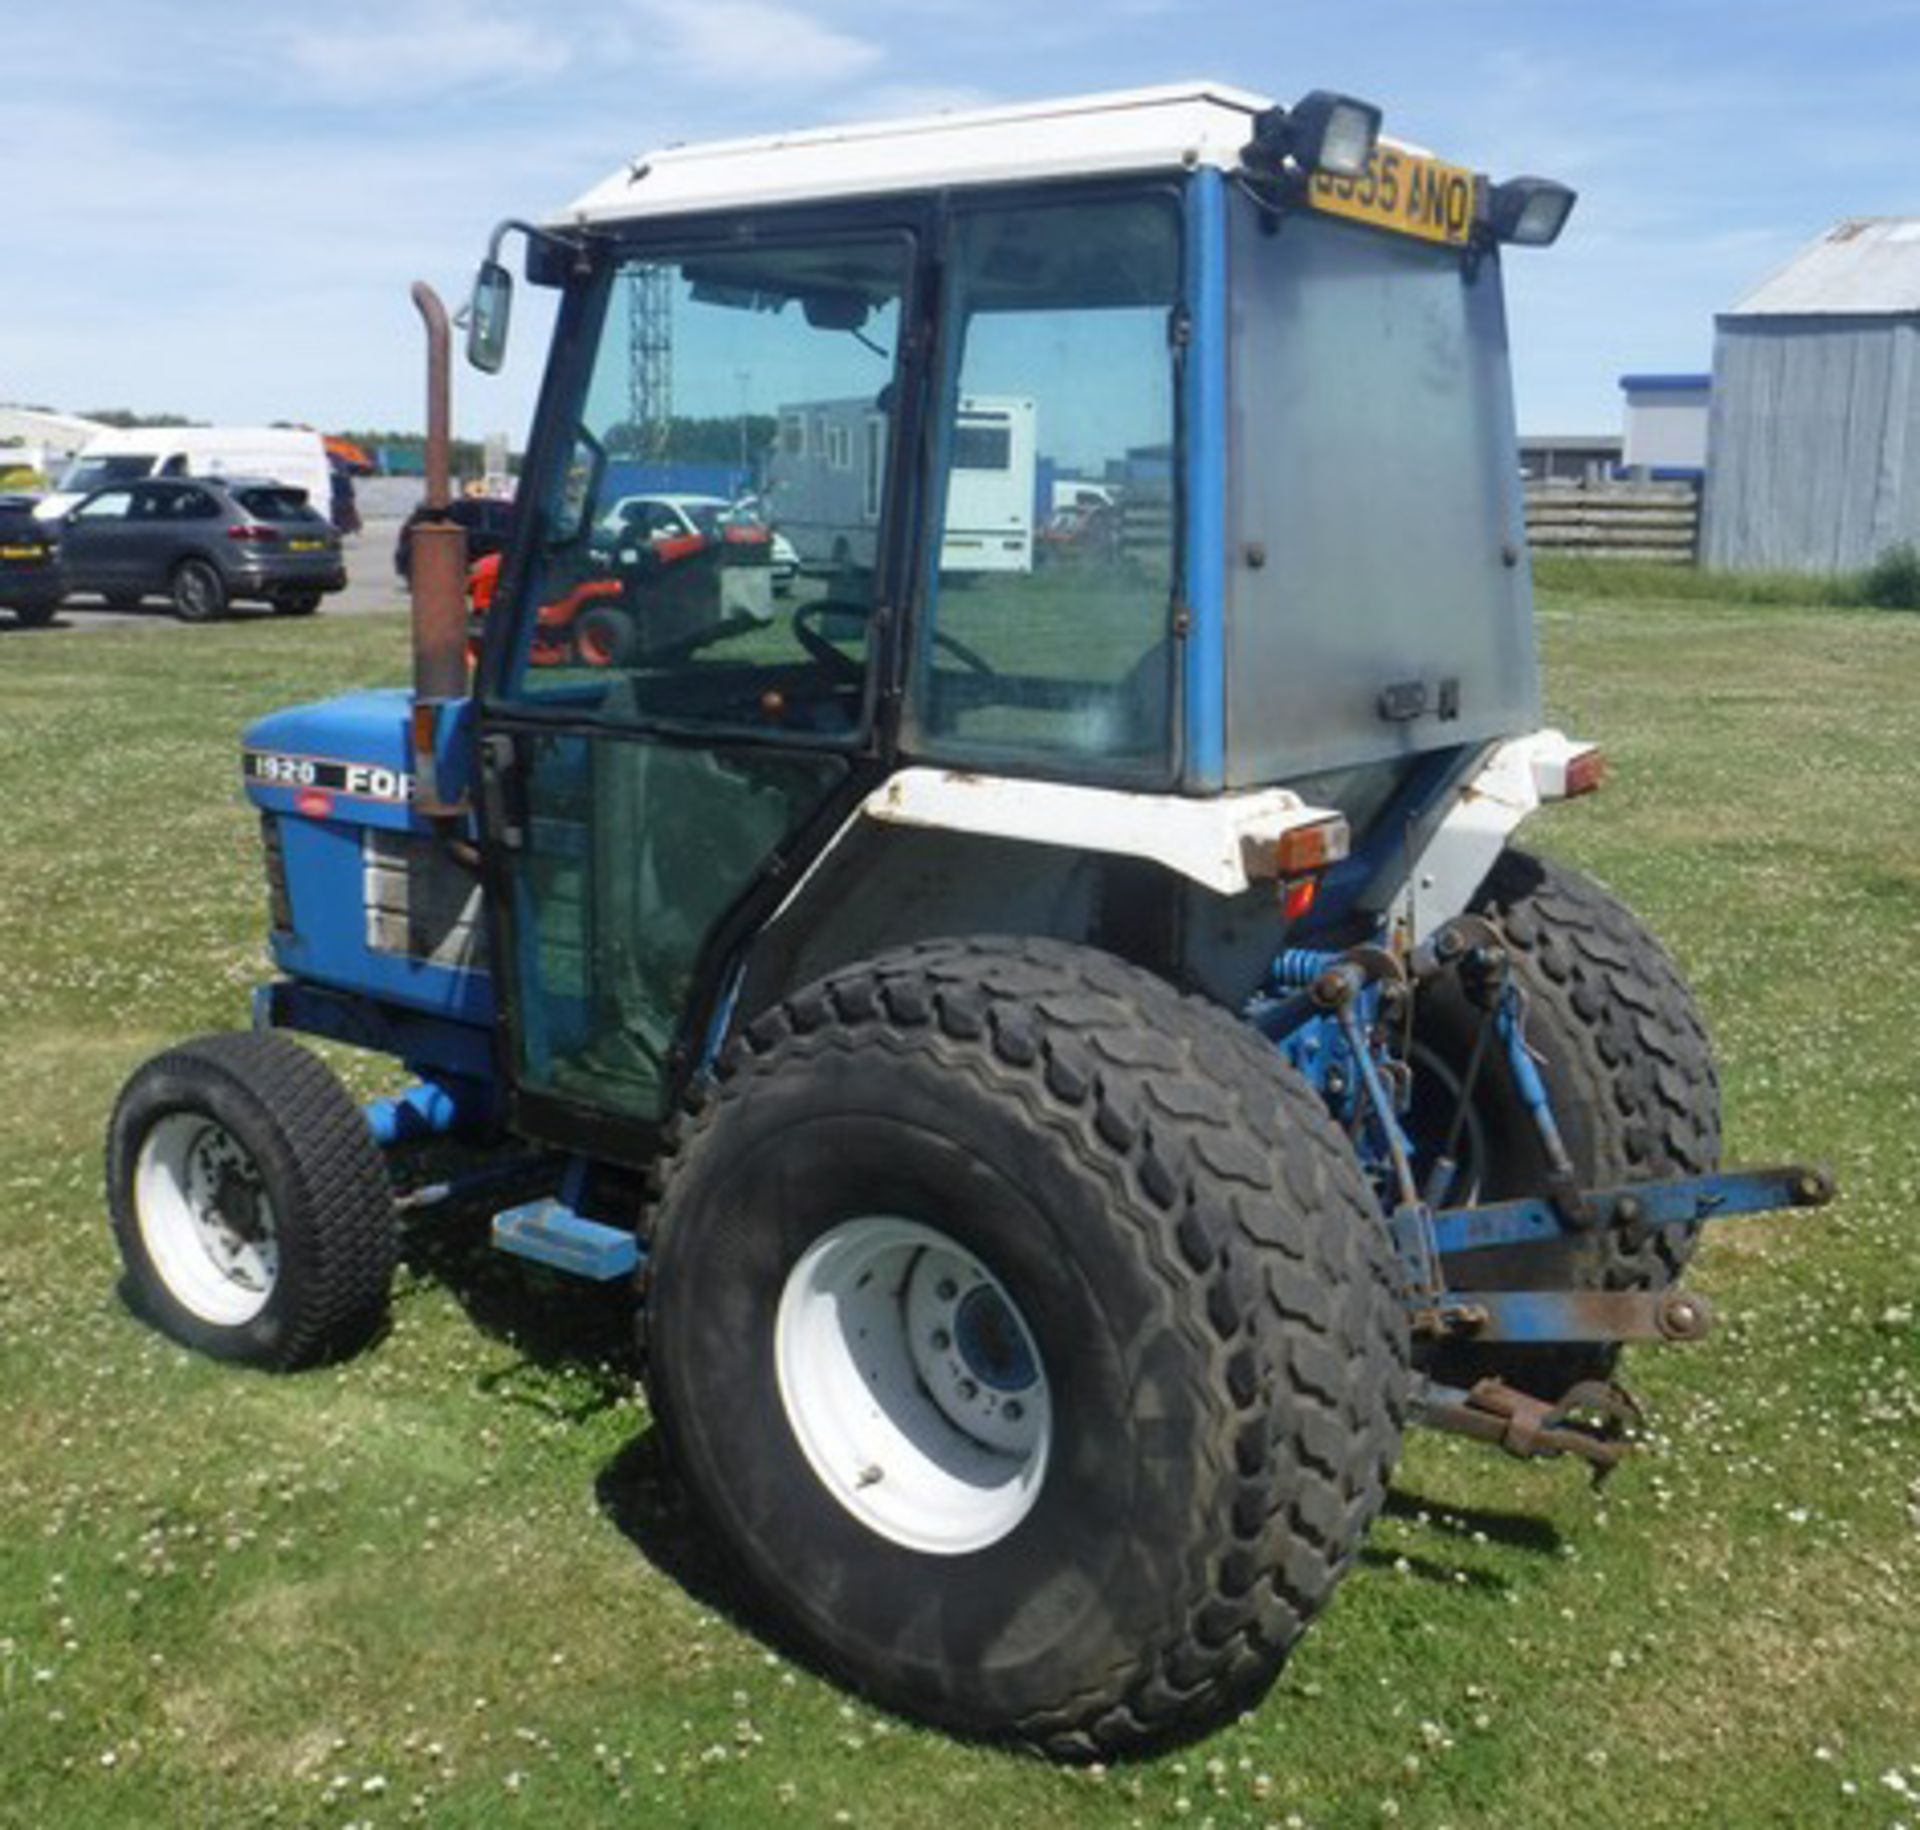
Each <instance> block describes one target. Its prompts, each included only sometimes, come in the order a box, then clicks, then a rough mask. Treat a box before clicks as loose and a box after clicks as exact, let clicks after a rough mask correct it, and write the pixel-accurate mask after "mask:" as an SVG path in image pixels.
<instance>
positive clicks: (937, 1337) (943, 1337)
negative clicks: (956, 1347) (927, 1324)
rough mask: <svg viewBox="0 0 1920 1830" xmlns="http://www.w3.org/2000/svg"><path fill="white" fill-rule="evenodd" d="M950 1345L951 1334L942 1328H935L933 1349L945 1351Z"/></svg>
mask: <svg viewBox="0 0 1920 1830" xmlns="http://www.w3.org/2000/svg"><path fill="white" fill-rule="evenodd" d="M952 1345H953V1336H952V1335H950V1334H949V1333H948V1332H947V1331H946V1330H945V1329H944V1328H936V1329H935V1330H934V1331H933V1351H934V1352H935V1353H945V1352H946V1351H947V1349H948V1348H949V1347H951V1346H952Z"/></svg>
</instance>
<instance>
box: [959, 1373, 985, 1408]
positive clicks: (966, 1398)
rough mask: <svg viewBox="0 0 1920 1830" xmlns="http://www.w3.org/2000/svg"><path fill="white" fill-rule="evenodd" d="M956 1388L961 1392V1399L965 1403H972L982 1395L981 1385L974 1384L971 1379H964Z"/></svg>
mask: <svg viewBox="0 0 1920 1830" xmlns="http://www.w3.org/2000/svg"><path fill="white" fill-rule="evenodd" d="M956 1389H957V1390H958V1391H959V1393H960V1400H961V1402H962V1403H963V1404H971V1403H972V1402H973V1401H974V1399H976V1398H977V1397H979V1396H980V1388H979V1386H977V1385H976V1384H974V1382H973V1381H972V1380H971V1379H962V1380H961V1381H960V1383H959V1385H958V1387H957V1388H956Z"/></svg>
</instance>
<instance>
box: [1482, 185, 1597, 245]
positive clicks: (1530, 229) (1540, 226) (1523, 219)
mask: <svg viewBox="0 0 1920 1830" xmlns="http://www.w3.org/2000/svg"><path fill="white" fill-rule="evenodd" d="M1575 196H1576V193H1575V192H1573V191H1572V190H1569V189H1568V187H1567V186H1566V185H1564V184H1556V183H1555V182H1554V181H1553V180H1552V179H1551V178H1509V179H1508V180H1507V181H1506V183H1505V184H1496V185H1495V186H1494V187H1493V190H1492V191H1491V193H1490V194H1489V195H1488V197H1487V218H1488V220H1489V221H1490V222H1491V223H1492V225H1493V232H1494V234H1495V235H1496V236H1497V237H1498V238H1499V239H1500V240H1501V241H1510V242H1512V243H1514V244H1515V245H1516V246H1518V247H1522V248H1545V247H1548V246H1550V245H1551V244H1552V243H1553V242H1555V241H1557V240H1559V238H1560V231H1561V230H1562V229H1564V228H1565V227H1566V226H1567V218H1568V217H1569V216H1571V215H1572V214H1573V205H1574V199H1575Z"/></svg>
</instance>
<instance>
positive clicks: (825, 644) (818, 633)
mask: <svg viewBox="0 0 1920 1830" xmlns="http://www.w3.org/2000/svg"><path fill="white" fill-rule="evenodd" d="M827 615H834V616H850V617H855V618H858V619H859V620H860V621H862V622H870V621H871V620H872V618H873V606H872V605H871V604H863V603H859V602H856V601H855V600H854V599H852V598H846V597H820V598H815V599H814V601H813V602H812V603H810V604H802V605H801V606H800V608H799V609H797V610H796V611H795V612H794V613H793V635H794V640H795V641H797V642H798V643H799V644H800V646H801V647H802V648H804V649H805V650H806V651H807V653H808V654H809V655H811V656H812V657H813V659H814V660H816V661H818V662H819V663H820V665H821V666H822V667H828V668H832V669H833V670H834V671H835V672H836V673H838V674H840V675H841V676H842V677H843V678H845V679H849V680H861V679H864V678H865V677H866V672H867V664H866V662H865V660H863V659H862V658H861V657H860V656H859V655H854V654H849V653H848V652H847V651H846V649H844V648H841V647H839V646H838V645H836V644H835V643H834V642H832V641H831V640H829V638H828V637H827V635H826V634H825V633H824V632H823V631H822V630H821V629H820V628H819V627H818V624H819V622H820V620H821V618H822V617H824V616H827ZM933 645H934V647H936V648H944V649H945V650H946V651H947V653H948V654H950V655H952V656H953V658H954V659H955V660H956V661H958V662H960V663H961V665H962V666H964V667H965V668H966V669H967V670H968V671H969V672H971V673H975V674H978V675H979V676H980V678H981V679H983V680H997V679H998V678H999V677H1000V676H999V673H998V671H997V670H996V669H995V667H994V665H993V663H992V662H991V661H989V660H988V659H987V657H986V656H985V655H983V654H982V653H981V652H980V651H979V650H978V649H977V648H971V647H969V646H968V645H967V644H966V643H965V642H963V641H961V640H960V638H959V637H958V636H955V635H948V634H947V633H946V631H945V630H941V629H936V630H935V631H934V634H933Z"/></svg>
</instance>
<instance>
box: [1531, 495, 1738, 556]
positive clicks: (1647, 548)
mask: <svg viewBox="0 0 1920 1830" xmlns="http://www.w3.org/2000/svg"><path fill="white" fill-rule="evenodd" d="M1526 495H1527V543H1528V545H1530V546H1531V547H1532V548H1533V550H1534V551H1535V552H1536V553H1542V552H1545V553H1584V554H1588V555H1591V556H1592V557H1595V558H1604V559H1653V560H1664V561H1665V562H1667V563H1668V564H1670V565H1692V564H1693V563H1694V560H1695V559H1696V558H1697V556H1698V554H1699V551H1700V490H1699V486H1698V485H1697V484H1693V483H1630V482H1623V483H1615V482H1600V483H1529V484H1528V485H1527V490H1526Z"/></svg>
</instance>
